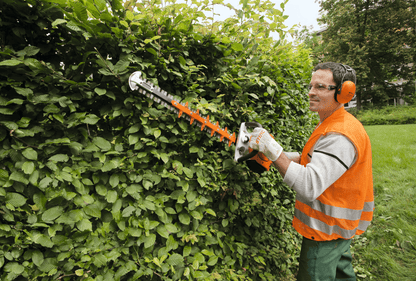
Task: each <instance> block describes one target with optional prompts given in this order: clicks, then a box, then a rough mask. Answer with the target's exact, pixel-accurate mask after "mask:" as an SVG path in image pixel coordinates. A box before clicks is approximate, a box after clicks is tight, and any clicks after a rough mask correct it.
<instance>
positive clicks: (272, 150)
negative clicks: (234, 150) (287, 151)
mask: <svg viewBox="0 0 416 281" xmlns="http://www.w3.org/2000/svg"><path fill="white" fill-rule="evenodd" d="M249 147H250V148H252V149H253V150H257V151H260V152H261V153H263V154H264V155H265V156H266V157H267V158H268V159H269V160H271V161H272V162H274V161H276V160H277V158H279V156H280V154H281V153H282V151H283V148H282V147H281V146H280V144H278V143H277V142H276V141H275V140H274V139H273V137H272V136H271V135H270V134H269V132H267V131H266V130H265V129H262V128H255V129H254V130H253V133H251V137H250V142H249Z"/></svg>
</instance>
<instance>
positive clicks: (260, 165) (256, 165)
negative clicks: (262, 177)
mask: <svg viewBox="0 0 416 281" xmlns="http://www.w3.org/2000/svg"><path fill="white" fill-rule="evenodd" d="M257 127H259V128H262V126H261V125H260V124H259V123H257V122H243V123H241V125H240V131H239V132H238V137H237V142H236V145H235V154H234V161H235V162H237V163H241V162H244V161H247V166H248V167H249V168H250V170H252V171H254V172H256V173H259V174H261V173H262V172H264V171H269V170H270V165H271V164H272V161H270V160H269V159H267V157H266V156H265V155H264V154H263V153H261V152H258V151H256V150H252V149H251V148H250V147H249V142H250V133H249V132H248V131H247V128H257Z"/></svg>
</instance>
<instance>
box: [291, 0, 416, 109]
mask: <svg viewBox="0 0 416 281" xmlns="http://www.w3.org/2000/svg"><path fill="white" fill-rule="evenodd" d="M318 2H319V4H320V7H321V12H322V14H321V17H320V18H319V19H318V21H319V23H320V24H322V26H323V28H326V29H325V31H323V32H321V35H320V36H313V34H310V32H308V31H307V30H305V29H303V30H302V31H300V32H298V34H297V37H298V39H299V40H300V41H302V42H304V44H305V45H306V46H308V47H309V48H311V51H312V52H311V54H312V57H313V58H314V60H315V61H316V62H318V61H319V62H326V61H335V62H342V63H344V64H347V65H349V66H351V67H352V68H354V69H355V70H356V72H357V107H358V109H361V106H362V105H361V104H363V106H364V107H367V105H368V103H369V101H370V100H371V103H372V104H373V105H376V106H381V105H386V104H388V101H389V99H391V98H397V97H401V98H402V99H403V100H405V101H406V102H407V103H409V104H413V103H414V102H415V97H416V88H415V83H416V76H415V73H416V72H415V65H414V62H415V61H416V49H415V47H414V46H415V45H416V26H415V22H416V6H415V4H416V3H415V1H414V0H394V1H380V0H348V1H337V0H319V1H318Z"/></svg>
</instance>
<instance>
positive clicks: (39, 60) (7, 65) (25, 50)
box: [0, 0, 314, 280]
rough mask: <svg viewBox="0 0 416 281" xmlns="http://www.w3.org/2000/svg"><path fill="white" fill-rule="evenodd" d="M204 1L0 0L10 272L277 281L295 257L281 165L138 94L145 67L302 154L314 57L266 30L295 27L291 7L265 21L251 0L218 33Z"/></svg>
mask: <svg viewBox="0 0 416 281" xmlns="http://www.w3.org/2000/svg"><path fill="white" fill-rule="evenodd" d="M195 5H196V6H186V5H183V4H170V5H166V6H161V5H160V4H157V3H156V2H153V1H152V3H148V4H144V3H135V2H133V1H124V2H123V1H109V2H107V1H104V0H94V1H93V0H86V1H72V0H48V1H46V0H45V1H35V0H28V1H11V0H6V1H2V2H1V4H0V10H1V11H2V13H1V22H0V38H1V40H2V44H1V47H0V56H1V60H0V91H1V97H0V203H1V204H0V213H1V216H2V220H1V223H0V269H1V270H0V272H1V274H0V275H1V280H57V279H59V280H278V278H279V276H284V275H285V274H286V273H287V272H289V271H290V270H291V269H293V268H294V267H295V266H296V260H295V258H294V255H295V253H296V251H297V248H298V237H297V236H296V235H295V234H294V232H293V230H292V229H291V226H290V223H291V218H292V212H293V202H294V194H293V192H292V191H290V190H289V189H288V188H287V187H286V186H285V185H283V184H282V181H281V178H280V177H279V176H278V175H277V173H276V171H275V170H273V171H271V172H267V173H264V174H262V175H258V174H255V173H253V172H251V171H250V170H249V169H248V168H247V166H246V165H245V164H239V165H237V164H235V163H234V162H233V160H232V159H233V155H234V151H233V150H234V146H231V147H228V145H226V144H224V143H221V142H219V140H217V139H215V138H211V137H210V136H209V134H207V133H206V132H205V131H202V132H201V131H200V128H199V127H197V126H196V125H190V124H189V122H188V121H186V120H185V119H183V118H182V119H178V118H177V114H176V113H174V112H172V111H170V110H168V109H166V108H165V107H163V106H162V105H159V104H157V103H155V102H154V101H153V100H152V99H150V98H147V97H145V96H143V95H141V94H140V93H138V92H132V91H130V89H129V87H128V77H129V75H130V74H131V73H132V72H134V71H137V70H140V71H142V72H143V74H144V75H145V76H146V79H148V80H150V81H151V82H152V83H154V84H156V85H158V86H160V87H161V88H162V89H164V90H166V91H167V92H168V93H170V94H172V95H174V96H176V97H177V98H178V99H181V100H183V101H188V102H189V103H190V104H191V105H192V107H194V108H198V109H200V112H202V113H203V114H206V115H210V120H212V121H213V122H214V121H215V122H216V121H219V123H220V125H221V127H228V130H229V131H231V132H236V133H238V128H239V125H240V123H241V122H245V121H258V122H260V123H261V124H262V125H263V126H264V127H266V128H267V129H269V130H270V132H272V133H273V135H274V136H275V137H276V138H277V139H278V140H279V141H280V142H281V143H282V145H283V146H284V147H285V149H287V150H289V151H290V150H300V149H301V147H302V145H303V143H304V142H305V140H306V138H307V137H308V135H309V132H310V130H311V126H312V124H313V122H314V119H313V117H312V116H311V115H310V114H309V113H308V110H307V106H308V105H307V96H306V91H305V89H304V86H303V84H304V83H305V81H307V80H308V79H309V72H310V69H311V66H310V61H309V58H308V53H307V51H305V50H302V49H293V48H291V45H290V44H287V43H285V42H284V40H283V39H281V40H280V41H279V42H275V41H273V39H272V38H270V37H269V36H268V31H277V32H279V33H280V34H281V35H284V33H285V32H284V31H283V30H282V29H281V28H282V27H281V25H280V24H281V23H282V22H283V19H282V18H281V11H280V10H277V9H274V8H273V7H271V6H270V7H269V4H267V3H262V5H261V7H263V8H267V9H265V11H267V12H266V13H270V14H269V16H270V17H271V18H273V19H274V22H273V24H269V23H268V22H267V21H265V20H264V19H263V18H261V17H259V16H258V15H260V12H259V10H257V9H258V5H257V4H255V3H251V2H250V3H248V2H247V5H245V6H244V7H243V8H242V10H241V12H240V13H238V14H237V15H236V16H235V18H230V19H227V20H226V21H224V22H217V23H214V24H213V25H212V26H209V25H207V23H209V22H212V21H210V20H209V19H208V18H209V17H208V16H206V15H205V14H203V13H202V12H201V11H210V8H209V5H206V4H204V3H199V4H195ZM250 15H251V16H250ZM236 18H239V22H240V24H237V23H236ZM249 26H250V27H252V29H251V32H248V30H249V28H248V27H249ZM216 30H221V32H216Z"/></svg>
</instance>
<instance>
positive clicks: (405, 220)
mask: <svg viewBox="0 0 416 281" xmlns="http://www.w3.org/2000/svg"><path fill="white" fill-rule="evenodd" d="M365 129H366V131H367V133H368V135H369V137H370V140H371V144H372V152H373V180H374V192H375V205H376V209H375V211H374V218H373V222H372V224H371V226H370V227H369V228H368V229H367V231H366V232H365V233H364V234H363V235H361V236H358V237H355V238H354V241H353V246H352V252H353V255H354V262H353V264H354V268H355V270H356V271H357V276H358V279H359V280H395V281H399V280H406V281H408V280H416V200H415V198H416V125H415V124H412V125H383V126H365Z"/></svg>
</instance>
